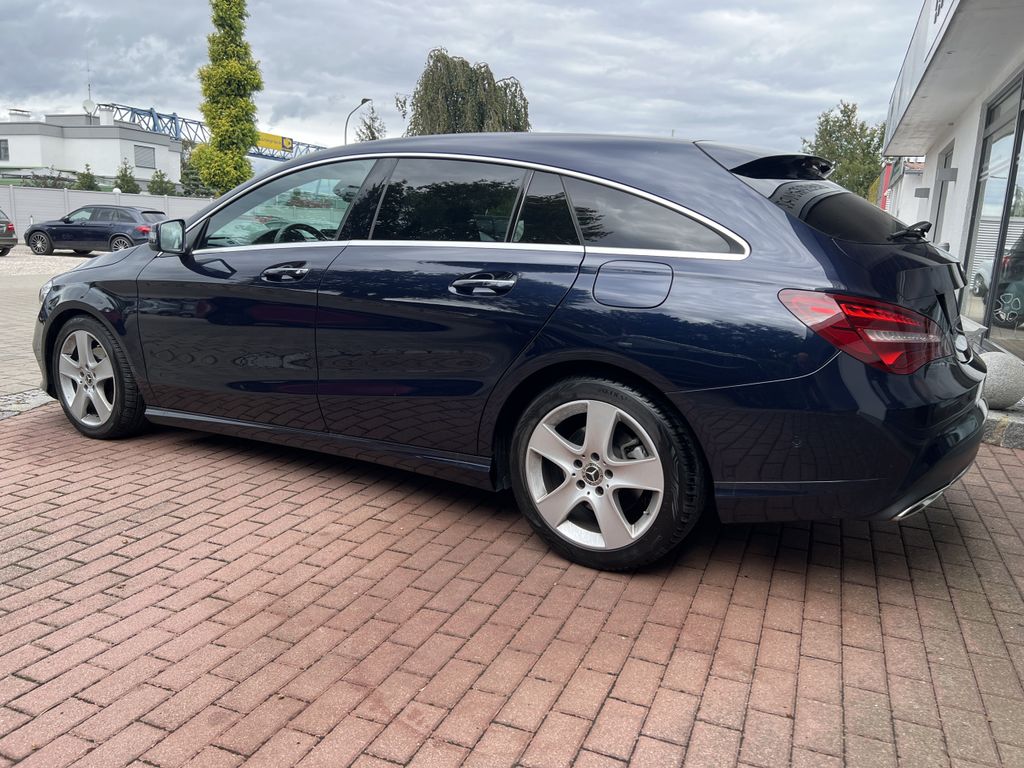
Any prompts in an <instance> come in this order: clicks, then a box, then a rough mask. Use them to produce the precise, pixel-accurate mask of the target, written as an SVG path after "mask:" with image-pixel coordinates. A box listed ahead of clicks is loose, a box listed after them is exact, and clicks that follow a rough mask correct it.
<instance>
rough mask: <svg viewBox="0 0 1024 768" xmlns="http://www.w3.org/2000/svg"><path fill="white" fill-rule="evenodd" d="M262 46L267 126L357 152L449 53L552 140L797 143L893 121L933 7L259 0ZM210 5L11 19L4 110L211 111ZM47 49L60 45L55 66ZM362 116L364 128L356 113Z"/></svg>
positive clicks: (256, 12) (794, 1) (884, 0)
mask: <svg viewBox="0 0 1024 768" xmlns="http://www.w3.org/2000/svg"><path fill="white" fill-rule="evenodd" d="M249 11H250V14H251V18H250V20H249V31H248V39H249V41H250V43H251V45H252V48H253V52H254V55H255V56H256V57H257V59H259V60H260V64H261V68H262V71H263V78H264V82H265V85H266V88H265V90H264V91H263V92H262V93H260V94H258V95H257V97H256V102H257V107H258V108H259V118H260V128H261V130H266V131H271V132H275V133H282V134H285V135H288V136H291V137H293V138H296V139H300V140H303V141H308V142H311V143H320V144H338V143H341V134H342V127H343V124H344V120H345V115H346V114H347V113H348V111H349V110H350V109H351V108H352V107H353V106H355V105H356V104H358V103H359V100H360V99H361V98H363V97H368V98H372V99H373V100H374V105H375V106H376V108H377V110H378V112H379V113H380V114H381V116H382V117H383V118H384V120H385V122H386V124H387V126H388V130H389V134H390V135H392V136H394V135H399V134H401V132H402V130H403V127H404V126H403V123H402V120H401V118H400V116H399V114H398V112H397V110H396V109H395V107H394V104H393V98H394V95H395V94H396V93H410V92H411V91H412V90H413V88H414V87H415V84H416V79H417V78H418V76H419V73H420V71H421V70H422V67H423V64H424V61H425V59H426V55H427V52H428V51H429V50H430V49H431V48H433V47H436V46H443V47H445V48H447V49H448V51H449V52H450V53H452V54H455V55H460V56H463V57H464V58H467V59H469V60H470V61H485V62H487V63H488V64H489V65H490V67H491V69H492V70H493V71H494V74H495V76H497V77H503V76H507V75H515V76H517V77H518V78H519V79H520V80H521V81H522V83H523V87H524V89H525V91H526V94H527V96H528V98H529V100H530V116H531V120H532V122H533V125H534V129H535V130H555V131H580V132H597V133H629V134H650V135H662V136H665V135H669V134H671V133H673V132H674V134H675V135H676V136H685V137H692V138H713V139H717V140H721V141H732V142H740V143H745V144H759V145H770V146H777V147H779V148H781V149H796V148H798V147H799V144H800V138H801V137H802V136H810V135H811V134H812V133H813V130H814V125H815V118H816V116H817V114H818V113H819V112H821V111H822V110H825V109H828V108H829V107H831V106H834V105H835V104H836V103H837V102H838V101H839V100H840V99H846V100H850V101H855V102H858V103H859V104H860V106H861V110H862V113H863V115H864V116H865V117H866V118H868V119H871V120H881V119H882V118H884V116H885V112H886V108H887V106H888V99H889V94H890V92H891V89H892V84H893V81H894V80H895V77H896V75H897V73H898V71H899V66H900V62H901V61H902V58H903V54H904V52H905V50H906V46H907V43H908V42H909V40H910V35H911V33H912V31H913V25H914V22H915V20H916V17H917V12H918V7H917V4H916V3H900V4H894V3H892V2H891V0H847V1H846V2H844V3H841V4H833V3H822V2H820V0H791V1H790V2H786V3H778V2H774V1H771V2H770V1H769V0H761V1H760V2H744V3H741V2H736V1H735V0H688V1H687V2H678V0H677V1H676V2H672V1H671V0H658V1H655V0H634V1H633V2H630V3H621V2H610V1H609V0H594V2H591V3H588V4H586V5H582V4H573V3H563V2H549V1H547V0H523V1H522V2H517V3H505V2H502V3H497V2H491V1H488V0H478V1H477V2H468V1H467V0H432V2H431V3H429V4H423V5H420V4H411V3H407V2H404V1H399V0H363V1H362V2H359V3H355V2H352V0H342V1H340V2H336V1H335V0H307V2H305V3H303V4H301V5H299V6H294V5H282V4H281V3H280V2H271V1H270V0H250V2H249ZM210 31H211V24H210V20H209V9H208V7H207V6H206V5H205V4H204V3H199V2H187V3H176V4H171V3H160V4H157V3H153V2H144V3H140V2H138V0H105V2H104V3H103V4H102V5H101V4H98V3H96V4H82V3H79V2H77V1H75V0H43V2H37V3H34V4H29V3H17V4H16V5H15V7H14V8H8V9H6V10H5V13H4V40H5V53H6V54H7V55H6V57H5V58H6V60H7V61H8V62H17V61H23V62H31V66H26V67H23V68H21V69H20V70H18V71H17V72H15V73H14V74H13V76H11V75H10V73H9V74H8V76H5V77H4V78H3V79H2V81H0V105H2V106H3V107H21V108H27V109H31V110H33V111H36V112H43V111H77V110H78V109H80V107H79V105H80V104H81V101H82V99H84V98H85V94H86V82H87V73H86V63H87V62H88V65H89V68H90V69H91V71H92V92H93V99H94V100H95V101H98V102H105V101H113V102H118V103H124V104H132V105H137V106H143V107H149V106H153V107H155V108H157V109H158V110H160V111H165V112H177V113H178V114H180V115H183V116H191V117H198V116H199V101H200V98H201V95H200V91H199V85H198V82H197V81H196V77H195V72H196V69H197V68H198V67H199V66H200V65H202V64H203V63H204V62H205V60H206V35H207V34H208V33H209V32H210ZM40 51H46V54H45V55H40V54H39V52H40ZM353 123H355V118H354V119H353Z"/></svg>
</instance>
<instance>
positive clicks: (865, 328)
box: [779, 288, 952, 373]
mask: <svg viewBox="0 0 1024 768" xmlns="http://www.w3.org/2000/svg"><path fill="white" fill-rule="evenodd" d="M779 300H780V301H782V303H783V304H784V305H785V306H786V309H788V310H789V311H790V312H792V313H793V314H794V315H796V316H797V318H798V319H799V320H800V321H801V322H803V323H804V325H806V326H807V327H808V328H810V329H811V330H812V331H814V332H815V333H817V334H818V335H819V336H821V337H822V338H824V339H825V340H826V341H828V342H829V343H831V344H834V345H835V346H836V347H838V348H839V349H841V350H842V351H843V352H846V353H847V354H849V355H852V356H853V357H855V358H857V359H858V360H860V361H861V362H864V363H867V364H868V365H872V366H874V367H875V368H880V369H881V370H883V371H887V372H889V373H913V372H914V371H916V370H917V369H918V368H920V367H921V366H922V365H924V364H925V363H929V362H931V361H932V360H937V359H939V358H940V357H946V356H947V355H950V354H952V349H951V348H950V344H949V339H948V338H947V337H946V336H945V335H944V334H943V333H942V330H941V329H940V328H939V326H938V325H936V324H935V323H934V322H933V321H931V320H930V319H928V318H927V317H925V316H924V315H920V314H918V313H917V312H913V311H911V310H909V309H904V308H903V307H899V306H896V305H895V304H889V303H887V302H884V301H878V300H877V299H865V298H863V297H861V296H847V295H844V294H840V293H821V292H818V291H798V290H795V289H789V288H787V289H786V290H783V291H780V292H779Z"/></svg>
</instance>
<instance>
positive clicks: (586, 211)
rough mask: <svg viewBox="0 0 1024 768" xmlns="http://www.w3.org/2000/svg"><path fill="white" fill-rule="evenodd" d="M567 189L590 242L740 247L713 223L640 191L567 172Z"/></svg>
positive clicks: (714, 249) (717, 249)
mask: <svg viewBox="0 0 1024 768" xmlns="http://www.w3.org/2000/svg"><path fill="white" fill-rule="evenodd" d="M565 188H566V190H567V191H568V193H569V199H570V201H571V202H572V206H573V209H574V210H575V212H576V219H577V221H578V222H579V225H580V231H581V232H582V233H583V241H584V242H585V243H586V244H587V245H596V246H604V247H608V248H630V249H636V250H665V251H696V252H701V253H731V252H733V251H734V250H738V248H739V246H738V245H733V244H732V243H730V242H729V241H728V240H726V239H725V237H723V236H722V235H720V234H718V232H716V231H715V230H713V229H711V227H708V226H706V225H704V224H702V223H700V222H699V221H696V220H694V219H691V218H690V217H689V216H686V215H684V214H682V213H679V212H678V211H674V210H672V209H671V208H668V207H666V206H664V205H660V204H658V203H655V202H653V201H650V200H645V199H644V198H642V197H639V196H638V195H633V194H630V193H628V192H623V191H621V190H618V189H612V188H611V187H606V186H604V185H602V184H594V183H592V182H589V181H582V180H581V179H574V178H569V177H566V178H565Z"/></svg>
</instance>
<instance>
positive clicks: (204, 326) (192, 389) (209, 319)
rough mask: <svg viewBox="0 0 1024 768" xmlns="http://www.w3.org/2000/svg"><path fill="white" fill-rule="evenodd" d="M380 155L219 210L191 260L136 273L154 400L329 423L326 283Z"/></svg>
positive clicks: (241, 416)
mask: <svg viewBox="0 0 1024 768" xmlns="http://www.w3.org/2000/svg"><path fill="white" fill-rule="evenodd" d="M373 164H374V161H372V160H354V161H348V162H339V161H335V162H330V163H322V164H318V165H315V166H307V167H305V168H302V169H298V170H295V171H292V172H291V173H288V174H286V175H284V176H280V177H277V178H274V179H272V180H269V181H268V182H267V183H265V184H262V185H261V186H259V187H256V188H255V189H252V190H250V191H248V192H246V193H245V194H244V195H242V196H241V197H239V198H237V199H235V200H234V201H232V202H231V203H229V204H228V205H226V206H225V207H223V208H221V209H219V210H218V211H216V212H215V213H214V214H213V215H212V216H210V217H209V219H208V220H207V221H205V222H203V223H201V224H199V227H200V228H201V231H200V232H199V234H198V235H195V233H194V231H191V232H190V233H189V237H190V240H192V239H194V240H195V242H194V245H193V250H192V251H191V252H190V253H189V254H188V255H187V256H185V257H183V258H179V257H177V256H164V255H161V256H159V257H157V258H155V259H153V260H152V261H151V262H150V263H149V264H148V265H147V266H146V267H145V268H144V269H143V270H142V273H141V274H140V275H139V280H138V285H139V306H140V331H141V337H142V344H143V348H144V357H145V360H146V371H147V377H148V380H149V382H150V390H151V391H150V395H149V399H150V401H151V402H150V405H153V406H155V407H158V408H166V409H172V410H175V411H184V412H189V413H196V414H203V415H208V416H217V417H223V418H227V419H235V420H240V421H245V422H256V423H262V424H274V425H278V426H286V427H295V428H300V429H312V430H322V429H323V428H324V423H323V418H322V416H321V412H320V408H319V405H318V402H317V398H316V382H317V366H316V350H315V321H316V303H317V288H318V287H319V284H320V280H321V278H322V277H323V275H324V272H325V270H326V269H327V267H328V265H329V264H330V263H331V262H332V261H334V259H335V258H336V257H337V256H338V254H339V253H340V252H341V250H342V248H343V244H342V243H340V242H339V241H338V239H337V236H338V229H339V226H340V224H341V222H342V220H343V219H344V217H345V213H346V211H347V209H348V207H349V202H350V200H351V198H352V195H351V194H350V193H349V191H348V190H349V188H350V187H353V186H354V187H355V189H358V188H359V186H360V184H361V183H362V181H363V179H364V178H365V177H366V175H367V174H368V173H369V171H370V170H371V168H372V167H373Z"/></svg>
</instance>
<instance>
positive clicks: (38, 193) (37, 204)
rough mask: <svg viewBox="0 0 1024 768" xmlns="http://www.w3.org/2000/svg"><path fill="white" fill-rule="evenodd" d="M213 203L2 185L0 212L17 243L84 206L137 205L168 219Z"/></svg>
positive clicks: (198, 200) (181, 216)
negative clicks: (32, 229) (38, 226)
mask: <svg viewBox="0 0 1024 768" xmlns="http://www.w3.org/2000/svg"><path fill="white" fill-rule="evenodd" d="M209 202H210V199H209V198H204V197H174V196H168V195H163V196H157V195H120V194H117V195H115V194H114V193H113V192H83V191H79V190H74V189H41V188H37V187H12V186H5V185H0V210H3V211H4V213H6V214H7V215H8V216H10V217H11V219H12V220H13V221H14V227H15V231H16V232H17V235H18V240H19V241H21V242H24V241H25V231H26V230H27V229H28V228H29V226H31V224H32V223H33V222H40V221H48V220H50V219H59V218H60V217H61V216H64V215H66V214H68V213H70V212H71V211H73V210H75V209H76V208H81V207H82V206H83V205H136V206H143V207H151V208H153V209H155V210H158V211H163V212H164V213H166V214H167V216H168V217H169V218H188V217H189V216H191V215H192V214H193V213H195V212H196V211H198V210H199V209H200V208H203V207H204V206H205V205H206V204H207V203H209Z"/></svg>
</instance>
